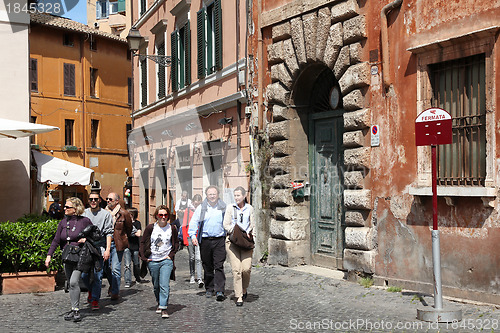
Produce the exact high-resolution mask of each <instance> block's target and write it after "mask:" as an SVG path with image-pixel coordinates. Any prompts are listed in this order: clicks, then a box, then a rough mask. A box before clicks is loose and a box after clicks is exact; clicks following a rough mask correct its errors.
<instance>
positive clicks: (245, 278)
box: [226, 239, 253, 299]
mask: <svg viewBox="0 0 500 333" xmlns="http://www.w3.org/2000/svg"><path fill="white" fill-rule="evenodd" d="M226 252H227V256H228V258H229V263H230V264H231V270H232V271H233V284H234V296H236V298H237V299H238V298H240V297H243V290H246V289H247V288H248V285H249V284H250V270H251V269H252V254H253V250H244V249H241V248H240V247H238V246H236V245H234V244H233V243H231V242H230V241H229V239H227V240H226Z"/></svg>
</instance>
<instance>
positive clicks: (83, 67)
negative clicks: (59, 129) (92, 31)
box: [75, 35, 90, 167]
mask: <svg viewBox="0 0 500 333" xmlns="http://www.w3.org/2000/svg"><path fill="white" fill-rule="evenodd" d="M88 36H90V35H88ZM89 38H90V37H89ZM84 44H85V35H82V37H81V38H80V63H81V67H82V126H83V135H82V136H83V138H82V140H83V145H82V147H83V150H82V153H83V166H84V167H86V166H87V161H86V159H87V142H86V140H87V135H86V132H87V128H86V121H85V54H84V50H85V49H84ZM75 143H76V142H75Z"/></svg>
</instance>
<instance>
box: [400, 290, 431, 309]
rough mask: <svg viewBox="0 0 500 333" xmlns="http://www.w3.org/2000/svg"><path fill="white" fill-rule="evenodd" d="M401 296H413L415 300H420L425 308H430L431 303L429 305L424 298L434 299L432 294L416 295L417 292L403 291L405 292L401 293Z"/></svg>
mask: <svg viewBox="0 0 500 333" xmlns="http://www.w3.org/2000/svg"><path fill="white" fill-rule="evenodd" d="M401 295H404V296H413V299H415V300H418V301H419V302H420V303H421V304H422V305H423V306H429V303H427V302H426V301H425V299H424V297H432V295H431V294H427V293H416V292H411V291H403V292H401Z"/></svg>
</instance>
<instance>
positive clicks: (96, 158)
mask: <svg viewBox="0 0 500 333" xmlns="http://www.w3.org/2000/svg"><path fill="white" fill-rule="evenodd" d="M29 38H30V50H29V56H30V75H29V79H30V82H29V84H30V85H29V87H30V90H31V120H32V122H36V123H39V124H45V125H53V126H57V127H59V128H60V131H56V132H52V133H45V134H40V135H37V137H36V139H35V140H34V141H33V144H32V147H33V148H34V149H38V150H39V151H40V152H42V153H43V154H46V155H49V156H54V157H57V158H60V159H63V160H66V161H69V162H72V163H75V164H78V165H81V166H84V167H87V168H91V169H93V170H94V187H97V188H101V189H102V193H103V196H105V195H106V194H107V193H109V192H112V191H113V192H117V193H122V191H123V188H124V186H125V185H126V183H127V180H128V179H129V177H130V176H131V165H130V160H129V155H128V150H127V131H129V130H131V128H132V127H131V117H130V110H131V106H130V105H131V99H132V95H131V89H132V79H131V63H130V57H129V56H128V54H129V52H128V47H127V44H126V41H125V40H124V39H121V38H120V37H117V36H115V35H112V34H109V33H105V32H101V31H99V30H96V29H93V28H89V27H88V26H86V25H83V24H81V23H78V22H74V21H71V20H69V19H65V18H61V17H55V16H51V15H47V14H40V13H37V14H32V16H31V29H30V36H29ZM69 196H78V197H80V198H82V199H84V202H85V201H86V189H85V188H84V187H83V186H78V185H75V186H55V185H51V186H50V187H49V189H48V196H47V202H46V203H45V204H50V203H51V201H53V199H54V198H56V197H59V198H60V199H61V201H62V200H64V199H66V198H67V197H69Z"/></svg>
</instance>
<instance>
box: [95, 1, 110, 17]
mask: <svg viewBox="0 0 500 333" xmlns="http://www.w3.org/2000/svg"><path fill="white" fill-rule="evenodd" d="M95 12H96V19H98V20H100V19H105V18H108V17H109V11H108V1H107V0H100V1H97V2H96V4H95Z"/></svg>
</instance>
